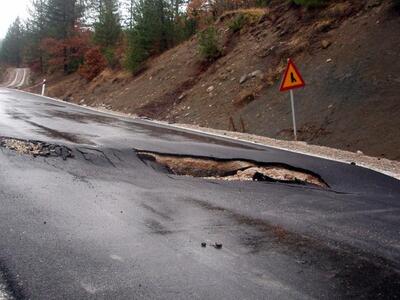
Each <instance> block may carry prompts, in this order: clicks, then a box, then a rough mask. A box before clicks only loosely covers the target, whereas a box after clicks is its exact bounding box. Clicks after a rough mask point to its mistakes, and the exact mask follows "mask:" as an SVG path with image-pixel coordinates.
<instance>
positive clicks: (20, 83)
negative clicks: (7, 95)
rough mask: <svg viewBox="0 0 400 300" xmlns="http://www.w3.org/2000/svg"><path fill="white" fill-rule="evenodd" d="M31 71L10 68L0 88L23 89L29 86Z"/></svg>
mask: <svg viewBox="0 0 400 300" xmlns="http://www.w3.org/2000/svg"><path fill="white" fill-rule="evenodd" d="M29 77H30V70H29V69H28V68H10V69H8V70H7V74H6V76H5V81H4V82H3V83H1V84H0V86H3V87H8V88H22V87H25V86H27V85H28V84H29Z"/></svg>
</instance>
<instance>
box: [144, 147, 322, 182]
mask: <svg viewBox="0 0 400 300" xmlns="http://www.w3.org/2000/svg"><path fill="white" fill-rule="evenodd" d="M137 155H138V156H139V158H140V159H142V161H144V162H145V163H147V164H149V165H150V166H154V163H156V164H158V165H159V166H161V167H162V168H161V169H164V170H165V171H167V172H169V173H171V174H174V175H180V176H191V177H200V178H204V179H210V180H211V179H215V180H225V181H260V182H281V183H293V184H303V185H312V186H317V187H320V188H329V185H328V184H327V183H326V182H325V181H324V180H323V179H322V178H321V177H320V176H319V175H317V174H315V173H313V172H311V171H308V170H303V169H300V168H295V167H293V166H289V165H287V164H279V163H260V162H255V161H248V160H242V159H216V158H206V157H195V156H178V155H172V154H160V153H154V152H144V151H143V152H142V151H138V152H137ZM157 169H159V170H160V168H157Z"/></svg>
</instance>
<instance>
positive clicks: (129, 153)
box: [0, 89, 400, 299]
mask: <svg viewBox="0 0 400 300" xmlns="http://www.w3.org/2000/svg"><path fill="white" fill-rule="evenodd" d="M0 136H2V137H10V138H16V139H24V140H36V141H41V142H45V143H49V144H55V145H62V146H66V147H68V149H71V151H72V153H73V157H71V158H68V159H66V160H63V159H62V158H61V157H55V156H50V157H33V156H30V155H25V154H18V153H16V152H14V151H13V150H10V149H7V148H4V147H3V148H0V226H1V231H0V273H1V274H0V275H1V276H0V278H2V281H4V284H0V289H3V290H4V291H0V298H1V297H2V295H3V293H4V295H6V296H4V298H6V299H8V298H16V299H111V298H112V299H188V298H190V299H346V298H362V299H397V298H399V297H400V295H399V291H400V271H399V270H400V218H399V212H400V184H399V181H398V180H396V179H393V178H390V177H387V176H385V175H382V174H379V173H376V172H374V171H371V170H367V169H364V168H360V167H358V166H353V165H351V164H343V163H338V162H333V161H328V160H323V159H320V158H314V157H309V156H304V155H301V154H296V153H291V152H287V151H282V150H277V149H272V148H267V147H261V146H256V145H251V144H246V143H241V142H236V141H232V140H228V139H221V138H214V137H210V136H207V135H199V134H193V133H191V132H189V131H185V130H176V129H171V128H168V127H167V126H162V125H157V124H153V123H151V122H149V121H145V120H133V119H128V118H124V117H117V116H113V115H109V114H105V113H100V112H94V111H91V110H87V109H85V108H81V107H77V106H72V105H69V104H68V103H61V102H56V101H53V100H50V99H46V98H42V97H39V96H34V95H30V94H26V93H23V92H19V91H14V90H9V89H0ZM136 151H153V152H157V153H165V154H175V155H192V156H200V157H211V158H219V159H247V160H252V161H259V162H264V163H281V164H287V165H290V166H292V167H295V168H299V169H305V170H309V171H312V172H313V173H316V174H318V175H319V176H321V178H323V180H324V181H325V182H327V183H328V184H329V186H330V188H328V189H321V188H316V187H310V186H300V185H293V184H283V183H269V182H262V183H260V182H225V181H215V180H204V179H200V178H191V177H185V176H174V175H171V174H166V173H164V172H161V171H160V170H157V168H151V167H149V166H148V165H146V164H145V163H143V162H142V161H141V160H140V159H139V158H138V157H137V155H136ZM204 242H205V243H207V246H206V247H202V243H204ZM216 242H217V243H222V245H223V246H222V249H216V248H215V247H213V245H214V244H215V243H216ZM3 279H4V280H3ZM2 286H4V288H1V287H2Z"/></svg>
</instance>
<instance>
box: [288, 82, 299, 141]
mask: <svg viewBox="0 0 400 300" xmlns="http://www.w3.org/2000/svg"><path fill="white" fill-rule="evenodd" d="M290 102H292V117H293V132H294V140H295V141H297V126H296V111H295V110H294V95H293V90H290Z"/></svg>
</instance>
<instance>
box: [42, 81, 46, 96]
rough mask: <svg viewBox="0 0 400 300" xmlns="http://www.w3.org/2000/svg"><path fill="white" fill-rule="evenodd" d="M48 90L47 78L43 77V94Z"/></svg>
mask: <svg viewBox="0 0 400 300" xmlns="http://www.w3.org/2000/svg"><path fill="white" fill-rule="evenodd" d="M45 92H46V79H43V84H42V96H44V93H45Z"/></svg>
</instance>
